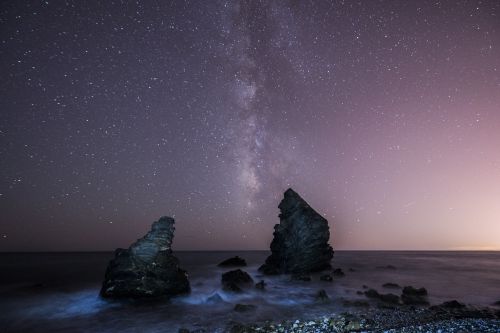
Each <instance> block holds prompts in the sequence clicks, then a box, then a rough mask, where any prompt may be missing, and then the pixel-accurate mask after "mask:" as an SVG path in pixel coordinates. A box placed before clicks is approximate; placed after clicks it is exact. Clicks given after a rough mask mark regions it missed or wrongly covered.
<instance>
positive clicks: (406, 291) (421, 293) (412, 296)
mask: <svg viewBox="0 0 500 333" xmlns="http://www.w3.org/2000/svg"><path fill="white" fill-rule="evenodd" d="M401 300H402V301H403V303H404V304H407V305H427V304H429V301H428V300H427V290H426V289H425V288H419V289H416V288H414V287H412V286H407V287H404V288H403V294H402V295H401Z"/></svg>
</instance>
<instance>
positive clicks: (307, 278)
mask: <svg viewBox="0 0 500 333" xmlns="http://www.w3.org/2000/svg"><path fill="white" fill-rule="evenodd" d="M291 279H292V280H293V281H306V282H309V281H311V276H310V275H309V274H302V273H298V274H292V276H291Z"/></svg>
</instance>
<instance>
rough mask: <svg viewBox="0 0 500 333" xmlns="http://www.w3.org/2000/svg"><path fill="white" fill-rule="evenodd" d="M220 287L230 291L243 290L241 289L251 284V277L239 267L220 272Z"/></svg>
mask: <svg viewBox="0 0 500 333" xmlns="http://www.w3.org/2000/svg"><path fill="white" fill-rule="evenodd" d="M221 281H222V289H224V290H226V291H231V292H243V289H245V288H250V287H252V286H253V279H252V277H251V276H250V275H249V274H248V273H247V272H245V271H242V270H241V269H236V270H234V271H229V272H226V273H224V274H222V280H221Z"/></svg>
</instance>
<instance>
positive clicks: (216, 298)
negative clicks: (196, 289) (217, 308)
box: [205, 293, 225, 305]
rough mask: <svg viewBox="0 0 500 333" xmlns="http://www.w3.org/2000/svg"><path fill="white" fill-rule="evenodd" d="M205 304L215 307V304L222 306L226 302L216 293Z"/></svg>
mask: <svg viewBox="0 0 500 333" xmlns="http://www.w3.org/2000/svg"><path fill="white" fill-rule="evenodd" d="M205 303H207V304H211V305H213V304H222V303H225V301H224V299H222V297H221V296H220V295H219V294H217V293H215V294H213V295H212V296H210V297H208V298H207V300H206V301H205Z"/></svg>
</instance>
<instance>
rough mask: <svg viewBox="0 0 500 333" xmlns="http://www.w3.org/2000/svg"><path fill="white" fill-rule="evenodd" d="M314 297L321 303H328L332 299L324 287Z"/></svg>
mask: <svg viewBox="0 0 500 333" xmlns="http://www.w3.org/2000/svg"><path fill="white" fill-rule="evenodd" d="M314 299H315V300H316V302H320V303H327V302H329V301H330V297H328V294H327V293H326V291H325V290H324V289H321V290H319V291H318V292H317V293H316V295H315V296H314Z"/></svg>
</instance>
